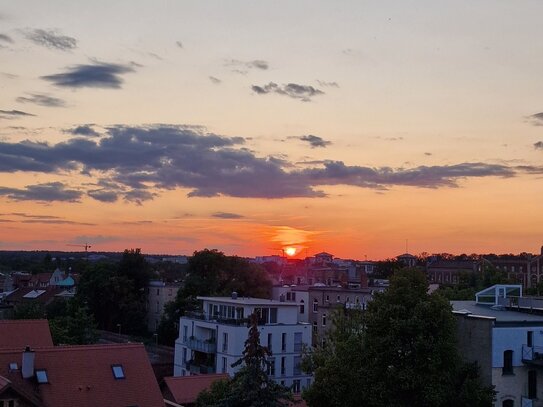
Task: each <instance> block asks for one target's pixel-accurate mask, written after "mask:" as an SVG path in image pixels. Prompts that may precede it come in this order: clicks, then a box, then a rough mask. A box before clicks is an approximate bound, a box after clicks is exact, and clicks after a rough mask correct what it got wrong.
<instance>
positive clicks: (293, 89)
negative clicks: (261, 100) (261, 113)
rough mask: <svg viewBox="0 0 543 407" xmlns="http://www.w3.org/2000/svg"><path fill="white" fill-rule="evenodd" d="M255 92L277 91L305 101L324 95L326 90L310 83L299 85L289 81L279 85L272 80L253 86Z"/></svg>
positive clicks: (263, 93)
mask: <svg viewBox="0 0 543 407" xmlns="http://www.w3.org/2000/svg"><path fill="white" fill-rule="evenodd" d="M251 89H252V90H253V92H255V93H257V94H259V95H265V94H268V93H277V94H279V95H284V96H288V97H290V98H293V99H299V100H301V101H303V102H310V101H311V98H312V97H313V96H317V95H323V94H324V92H323V91H322V90H320V89H317V88H314V87H313V86H310V85H298V84H297V83H287V84H286V85H278V84H276V83H274V82H270V83H268V84H267V85H263V86H257V85H253V86H252V87H251Z"/></svg>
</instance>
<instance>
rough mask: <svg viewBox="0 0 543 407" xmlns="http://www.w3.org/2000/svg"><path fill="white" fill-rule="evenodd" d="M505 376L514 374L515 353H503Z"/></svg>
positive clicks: (510, 351) (509, 351) (508, 351)
mask: <svg viewBox="0 0 543 407" xmlns="http://www.w3.org/2000/svg"><path fill="white" fill-rule="evenodd" d="M502 373H503V374H513V351H512V350H506V351H504V352H503V370H502Z"/></svg>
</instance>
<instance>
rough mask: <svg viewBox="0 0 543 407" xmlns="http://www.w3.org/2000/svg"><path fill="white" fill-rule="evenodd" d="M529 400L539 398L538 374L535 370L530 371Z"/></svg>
mask: <svg viewBox="0 0 543 407" xmlns="http://www.w3.org/2000/svg"><path fill="white" fill-rule="evenodd" d="M528 398H529V399H536V398H537V372H536V371H535V370H529V371H528Z"/></svg>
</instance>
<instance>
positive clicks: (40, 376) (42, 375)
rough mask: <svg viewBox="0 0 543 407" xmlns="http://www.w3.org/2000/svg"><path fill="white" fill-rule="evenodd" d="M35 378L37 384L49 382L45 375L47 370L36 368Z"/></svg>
mask: <svg viewBox="0 0 543 407" xmlns="http://www.w3.org/2000/svg"><path fill="white" fill-rule="evenodd" d="M36 379H37V380H38V383H39V384H45V383H49V378H48V377H47V370H43V369H37V370H36Z"/></svg>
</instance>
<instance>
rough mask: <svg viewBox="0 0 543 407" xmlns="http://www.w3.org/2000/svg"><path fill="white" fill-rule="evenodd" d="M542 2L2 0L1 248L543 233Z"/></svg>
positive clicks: (350, 254) (379, 251)
mask: <svg viewBox="0 0 543 407" xmlns="http://www.w3.org/2000/svg"><path fill="white" fill-rule="evenodd" d="M542 12H543V4H542V3H540V2H536V1H524V2H518V3H514V4H513V3H509V2H498V1H481V2H477V3H473V2H468V1H462V2H452V1H449V2H439V4H438V3H436V2H430V1H420V2H417V3H415V5H413V4H406V3H405V2H400V1H385V2H376V3H360V2H342V3H339V4H336V3H328V2H321V1H317V2H315V1H311V2H309V1H301V2H296V3H292V2H284V1H279V2H273V3H261V2H259V3H251V2H245V1H232V2H228V4H225V3H221V2H205V3H202V2H179V3H177V2H171V3H165V2H160V3H156V2H143V1H138V2H133V1H118V2H114V3H113V4H111V2H102V1H98V2H92V3H80V2H68V1H54V2H48V3H47V4H45V3H43V2H39V1H27V2H9V1H2V0H0V58H2V66H1V68H0V86H1V96H0V101H1V104H0V180H1V182H0V230H1V232H0V250H18V249H21V250H35V249H44V250H69V249H70V248H69V247H68V246H67V245H69V244H85V243H87V242H88V243H90V244H92V246H93V247H92V250H97V251H122V250H123V249H125V248H129V247H140V248H141V249H142V251H144V252H147V253H164V254H190V253H192V252H193V251H194V250H199V249H203V248H205V247H208V248H217V249H219V250H222V251H224V252H225V253H227V254H238V255H241V256H254V255H264V254H268V255H271V254H281V253H282V250H284V249H286V248H287V247H294V248H296V249H297V252H296V253H294V255H295V256H297V255H299V256H301V257H305V254H306V253H309V255H311V254H314V253H317V252H320V251H327V252H330V253H333V254H334V255H336V256H337V257H342V258H358V259H363V258H364V257H365V256H367V258H368V259H382V258H387V257H393V256H396V255H399V254H401V253H403V252H404V251H405V249H406V239H408V240H409V247H408V249H409V251H410V252H411V253H414V254H417V253H420V252H423V251H425V252H430V253H434V252H451V253H457V254H460V253H468V254H469V253H474V252H475V253H490V252H494V253H510V252H513V253H520V252H524V251H527V252H533V253H538V252H539V251H540V249H539V248H540V246H541V245H542V244H543V239H542V238H541V232H540V230H541V227H542V226H543V215H542V214H541V210H540V205H539V201H540V199H541V196H543V185H542V183H541V175H542V174H543V165H542V162H541V159H542V154H543V101H542V100H541V94H542V92H543V84H542V83H541V81H540V80H539V75H540V72H541V69H542V68H543V52H541V51H543V49H542V48H543V45H541V44H540V43H539V42H538V41H537V38H539V37H540V36H541V35H542V34H543V26H542V25H541V24H540V22H539V16H540V15H541V13H542ZM519 21H522V24H519Z"/></svg>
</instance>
